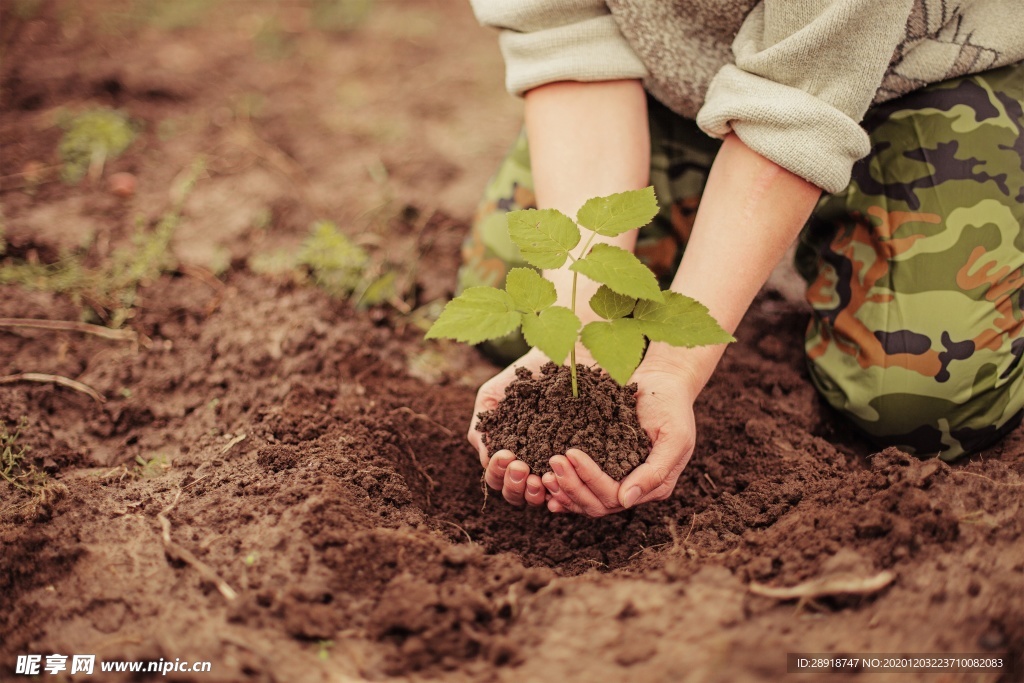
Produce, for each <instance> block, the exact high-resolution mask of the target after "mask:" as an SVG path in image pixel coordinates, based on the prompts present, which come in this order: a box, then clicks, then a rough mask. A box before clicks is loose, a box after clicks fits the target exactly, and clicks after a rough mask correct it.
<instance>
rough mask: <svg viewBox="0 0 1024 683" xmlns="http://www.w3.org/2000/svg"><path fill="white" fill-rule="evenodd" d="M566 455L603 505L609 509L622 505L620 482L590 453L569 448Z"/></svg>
mask: <svg viewBox="0 0 1024 683" xmlns="http://www.w3.org/2000/svg"><path fill="white" fill-rule="evenodd" d="M565 457H566V458H568V460H569V462H570V463H572V467H573V469H574V470H576V475H577V476H578V477H579V478H580V481H582V482H583V483H584V484H586V485H587V488H589V489H590V490H591V492H593V494H594V495H595V496H596V497H597V499H598V500H599V501H601V504H602V505H604V506H605V507H606V508H608V509H615V508H619V507H620V506H619V482H617V481H615V480H614V479H612V478H611V477H609V476H608V474H607V473H605V471H604V470H602V469H601V468H600V467H598V465H597V463H596V462H594V460H593V459H592V458H591V457H590V456H589V455H587V454H586V453H584V452H583V451H581V450H579V449H578V448H570V449H568V450H567V451H566V452H565Z"/></svg>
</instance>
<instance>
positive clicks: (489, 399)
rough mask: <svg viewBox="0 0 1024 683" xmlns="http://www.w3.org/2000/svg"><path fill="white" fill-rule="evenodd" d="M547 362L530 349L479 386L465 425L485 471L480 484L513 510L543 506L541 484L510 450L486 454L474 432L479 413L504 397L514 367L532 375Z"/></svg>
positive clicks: (491, 407) (482, 440)
mask: <svg viewBox="0 0 1024 683" xmlns="http://www.w3.org/2000/svg"><path fill="white" fill-rule="evenodd" d="M547 361H548V359H547V357H546V356H545V355H544V354H543V353H541V352H540V351H538V350H537V349H531V350H530V351H529V352H528V353H526V354H525V355H524V356H522V357H521V358H519V360H517V361H515V362H514V363H512V365H510V366H508V367H507V368H505V369H504V370H502V371H501V372H499V373H498V374H497V375H495V376H494V377H492V378H491V379H489V380H487V381H486V382H484V383H483V385H482V386H481V387H480V390H479V391H477V393H476V403H475V404H474V406H473V419H472V420H471V421H470V423H469V434H467V435H466V438H467V439H469V443H471V444H472V445H473V447H474V448H476V450H477V452H478V453H479V454H480V464H481V466H483V468H484V469H485V470H486V472H485V474H484V481H485V482H486V483H487V485H488V486H490V487H491V488H492V489H495V490H497V491H501V495H502V497H503V498H504V499H505V500H507V501H508V502H509V503H511V504H512V505H515V506H516V507H523V506H524V505H543V504H544V501H545V499H546V498H547V492H546V491H545V490H544V486H543V485H542V484H541V481H540V477H538V476H537V475H536V474H530V466H529V465H527V464H526V463H525V462H523V461H522V460H517V459H516V456H515V454H513V453H512V452H511V451H507V450H503V451H498V452H497V453H495V454H494V455H493V456H490V455H489V454H488V453H487V446H486V445H484V439H483V434H481V433H480V432H478V431H477V429H476V425H477V422H479V421H480V420H479V418H478V417H477V415H479V414H480V413H481V412H484V411H487V410H494V408H495V407H496V406H497V405H498V402H499V401H501V400H502V399H503V398H505V387H507V386H508V385H509V384H510V383H511V382H512V381H513V380H514V379H515V378H516V368H520V367H525V368H528V369H529V370H530V371H531V372H533V373H534V374H537V373H539V372H540V367H541V366H542V365H544V363H546V362H547Z"/></svg>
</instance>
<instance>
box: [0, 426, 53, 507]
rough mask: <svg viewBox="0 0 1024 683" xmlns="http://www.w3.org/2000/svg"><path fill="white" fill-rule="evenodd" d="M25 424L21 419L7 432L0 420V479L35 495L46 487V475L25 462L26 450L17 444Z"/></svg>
mask: <svg viewBox="0 0 1024 683" xmlns="http://www.w3.org/2000/svg"><path fill="white" fill-rule="evenodd" d="M26 424H27V423H26V421H25V419H24V418H22V420H21V422H20V423H19V424H18V426H17V427H16V428H15V430H14V431H13V432H11V431H8V429H7V424H6V423H5V422H4V421H3V420H0V478H2V479H4V480H5V481H7V483H9V484H11V485H12V486H14V487H15V488H18V489H21V490H22V491H25V492H27V493H31V494H37V493H39V492H41V491H42V490H43V488H44V486H45V485H46V474H45V473H43V472H40V471H38V470H37V469H36V468H35V467H34V466H33V465H31V464H27V463H26V462H25V456H26V454H27V453H28V448H26V447H25V446H23V445H22V444H20V443H18V438H19V437H20V436H21V431H22V430H23V429H24V428H25V426H26Z"/></svg>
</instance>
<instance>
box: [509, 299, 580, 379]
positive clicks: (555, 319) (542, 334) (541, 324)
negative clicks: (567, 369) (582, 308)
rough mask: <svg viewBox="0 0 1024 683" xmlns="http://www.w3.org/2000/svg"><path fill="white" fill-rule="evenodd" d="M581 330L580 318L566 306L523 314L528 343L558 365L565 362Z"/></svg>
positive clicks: (525, 335)
mask: <svg viewBox="0 0 1024 683" xmlns="http://www.w3.org/2000/svg"><path fill="white" fill-rule="evenodd" d="M579 331H580V319H579V318H577V317H576V314H575V313H573V312H572V311H570V310H569V309H568V308H565V307H564V306H551V307H550V308H546V309H544V310H543V311H541V312H540V314H539V315H535V314H533V313H527V314H526V315H524V316H523V336H524V337H526V343H527V344H529V345H530V346H536V347H537V348H538V349H540V350H541V351H543V352H544V355H545V356H547V357H548V358H550V359H551V361H552V362H553V363H555V364H556V365H561V364H562V363H563V362H565V357H566V356H568V355H569V351H571V350H572V346H573V344H575V343H576V334H577V333H578V332H579Z"/></svg>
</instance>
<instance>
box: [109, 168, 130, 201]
mask: <svg viewBox="0 0 1024 683" xmlns="http://www.w3.org/2000/svg"><path fill="white" fill-rule="evenodd" d="M107 189H109V190H110V193H111V194H113V195H115V196H117V197H121V198H122V199H127V198H128V197H131V196H132V195H134V194H135V176H133V175H132V174H131V173H115V174H113V175H111V176H110V177H109V178H107Z"/></svg>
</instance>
